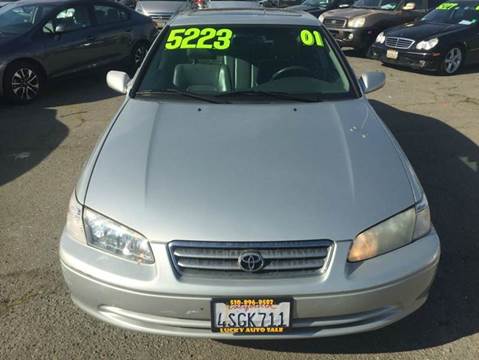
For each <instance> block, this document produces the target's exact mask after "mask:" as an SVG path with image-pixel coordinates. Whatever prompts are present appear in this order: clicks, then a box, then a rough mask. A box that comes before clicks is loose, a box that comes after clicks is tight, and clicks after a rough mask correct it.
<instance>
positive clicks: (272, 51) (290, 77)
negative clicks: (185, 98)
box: [137, 25, 354, 101]
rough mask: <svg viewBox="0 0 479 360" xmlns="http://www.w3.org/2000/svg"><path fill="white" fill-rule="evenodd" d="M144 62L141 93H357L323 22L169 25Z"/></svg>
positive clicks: (346, 95)
mask: <svg viewBox="0 0 479 360" xmlns="http://www.w3.org/2000/svg"><path fill="white" fill-rule="evenodd" d="M146 66H147V70H146V73H145V75H144V77H143V79H142V81H141V83H140V85H139V87H138V90H137V91H138V93H141V92H143V93H148V92H149V93H151V92H161V91H165V90H180V91H181V92H182V93H183V95H185V94H184V93H185V92H187V93H190V94H191V93H193V94H203V95H205V94H206V95H208V96H221V97H222V98H226V97H227V95H228V94H236V95H240V92H242V95H244V96H248V97H249V98H251V95H252V94H253V95H254V94H258V95H259V93H260V92H261V93H262V94H261V95H262V97H264V96H265V95H266V94H265V93H266V92H269V93H276V95H279V93H281V95H285V94H289V95H298V94H302V95H309V96H310V98H308V99H319V98H321V99H324V98H350V97H353V96H354V93H353V90H352V89H351V84H350V82H349V79H348V77H347V75H346V72H345V71H344V69H343V66H342V64H341V63H340V61H339V59H338V57H337V56H336V54H335V53H334V51H333V50H332V48H331V47H330V46H329V44H328V43H327V42H326V40H325V38H324V36H323V30H322V29H321V28H319V27H297V26H277V25H276V26H266V25H262V26H261V25H260V26H248V25H242V26H230V25H224V26H223V25H215V26H214V27H207V26H199V27H174V28H169V29H168V33H167V34H166V35H165V36H164V38H163V40H162V42H161V43H160V44H159V46H157V47H156V52H155V54H154V56H153V58H152V60H151V62H150V63H149V64H147V65H146ZM253 91H254V92H256V93H252V92H253ZM171 93H172V92H170V94H171ZM176 93H177V94H178V91H176ZM270 95H271V94H270ZM296 98H297V96H296ZM282 99H283V100H284V96H283V97H282ZM269 100H271V99H269ZM318 101H319V100H318Z"/></svg>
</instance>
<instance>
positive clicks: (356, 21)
mask: <svg viewBox="0 0 479 360" xmlns="http://www.w3.org/2000/svg"><path fill="white" fill-rule="evenodd" d="M365 23H366V18H365V17H355V18H352V19H351V20H349V21H348V26H349V27H352V28H360V27H363V26H364V24H365Z"/></svg>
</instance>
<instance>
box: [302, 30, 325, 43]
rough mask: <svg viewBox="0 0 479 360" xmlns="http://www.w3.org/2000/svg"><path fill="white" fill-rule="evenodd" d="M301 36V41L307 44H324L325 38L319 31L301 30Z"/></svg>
mask: <svg viewBox="0 0 479 360" xmlns="http://www.w3.org/2000/svg"><path fill="white" fill-rule="evenodd" d="M299 37H300V38H301V42H302V43H303V44H304V45H306V46H313V45H316V46H321V47H323V46H324V42H323V38H322V37H321V34H320V33H319V31H316V30H314V31H309V30H306V29H305V30H301V33H300V34H299Z"/></svg>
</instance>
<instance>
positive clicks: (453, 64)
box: [439, 45, 464, 75]
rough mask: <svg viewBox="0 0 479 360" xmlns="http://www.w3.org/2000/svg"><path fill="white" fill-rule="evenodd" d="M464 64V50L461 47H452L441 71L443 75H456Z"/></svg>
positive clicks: (443, 61)
mask: <svg viewBox="0 0 479 360" xmlns="http://www.w3.org/2000/svg"><path fill="white" fill-rule="evenodd" d="M463 64H464V49H463V48H462V47H461V46H459V45H456V46H453V47H451V48H450V49H449V50H448V51H447V52H446V55H444V57H443V59H442V62H441V67H440V69H439V71H440V73H441V74H442V75H455V74H457V73H458V72H459V70H461V68H462V65H463Z"/></svg>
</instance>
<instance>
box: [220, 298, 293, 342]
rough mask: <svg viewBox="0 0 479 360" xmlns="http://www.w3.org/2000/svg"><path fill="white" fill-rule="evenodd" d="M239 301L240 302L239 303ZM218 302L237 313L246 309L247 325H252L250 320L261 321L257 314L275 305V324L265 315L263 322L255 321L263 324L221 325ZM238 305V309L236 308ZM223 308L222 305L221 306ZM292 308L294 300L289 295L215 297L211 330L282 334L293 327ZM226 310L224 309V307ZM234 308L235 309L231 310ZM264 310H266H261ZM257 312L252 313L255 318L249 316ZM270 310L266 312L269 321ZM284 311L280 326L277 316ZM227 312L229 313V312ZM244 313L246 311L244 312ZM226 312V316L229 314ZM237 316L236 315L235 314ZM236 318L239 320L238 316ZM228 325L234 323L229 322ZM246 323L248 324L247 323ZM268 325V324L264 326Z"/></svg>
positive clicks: (234, 332) (250, 333)
mask: <svg viewBox="0 0 479 360" xmlns="http://www.w3.org/2000/svg"><path fill="white" fill-rule="evenodd" d="M238 302H239V303H238ZM217 304H222V305H223V308H226V309H227V308H228V307H229V311H230V312H229V313H234V314H237V313H239V310H240V309H242V308H243V309H246V313H245V314H246V315H245V319H244V321H245V322H246V321H247V325H251V323H250V320H253V321H259V320H258V319H257V318H258V316H259V317H261V315H258V316H256V315H257V314H260V313H263V312H264V311H268V310H266V309H268V307H271V306H273V307H275V309H276V310H274V311H272V312H273V319H275V321H274V324H267V323H266V322H265V317H263V319H262V320H263V323H258V324H257V323H254V325H262V326H240V325H239V324H238V326H219V325H220V324H219V320H221V319H219V318H218V313H217V311H218V310H219V311H221V310H222V309H218V306H217ZM235 307H236V309H235ZM220 308H221V306H220ZM292 309H293V300H292V299H291V298H287V297H268V296H265V297H230V298H213V299H212V300H211V331H212V332H215V333H222V334H231V335H238V336H241V335H281V334H283V333H285V332H286V331H287V330H288V329H290V328H291V318H292ZM223 310H224V309H223ZM231 310H233V311H231ZM260 310H264V311H260ZM252 312H253V313H255V315H250V316H251V317H253V318H254V319H252V318H251V317H249V316H248V314H251V313H252ZM270 312H271V310H270V311H269V312H267V313H266V317H268V316H269V318H268V322H269V321H270V320H271V315H270ZM281 312H283V318H281V321H282V324H281V326H280V324H279V321H278V319H277V317H279V315H280V313H281ZM229 313H227V314H229ZM242 313H244V312H242ZM220 314H223V313H220ZM227 314H226V315H225V314H224V316H223V317H224V318H225V317H226V316H227ZM233 317H235V316H233ZM224 320H225V321H226V319H224ZM235 320H238V321H239V319H238V318H236V319H235ZM228 325H232V324H231V323H229V324H228ZM245 325H246V324H245ZM264 325H268V326H264Z"/></svg>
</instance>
